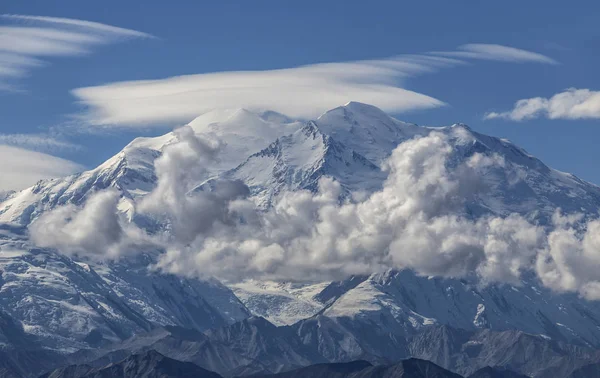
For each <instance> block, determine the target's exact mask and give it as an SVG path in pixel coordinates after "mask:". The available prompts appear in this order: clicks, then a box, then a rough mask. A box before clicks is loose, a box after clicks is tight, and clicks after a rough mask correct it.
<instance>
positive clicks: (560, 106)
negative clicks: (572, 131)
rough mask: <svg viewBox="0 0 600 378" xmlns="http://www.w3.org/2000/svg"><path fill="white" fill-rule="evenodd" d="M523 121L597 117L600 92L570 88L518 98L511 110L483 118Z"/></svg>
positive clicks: (490, 114) (599, 111) (599, 114)
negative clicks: (542, 95) (553, 93)
mask: <svg viewBox="0 0 600 378" xmlns="http://www.w3.org/2000/svg"><path fill="white" fill-rule="evenodd" d="M497 118H502V119H508V120H512V121H525V120H529V119H534V118H548V119H599V118H600V92H599V91H592V90H589V89H576V88H570V89H567V90H566V91H564V92H561V93H557V94H555V95H554V96H552V97H550V98H544V97H533V98H527V99H522V100H519V101H517V102H516V103H515V106H514V108H513V109H512V110H509V111H506V112H500V113H497V112H490V113H487V114H486V115H485V117H484V119H497Z"/></svg>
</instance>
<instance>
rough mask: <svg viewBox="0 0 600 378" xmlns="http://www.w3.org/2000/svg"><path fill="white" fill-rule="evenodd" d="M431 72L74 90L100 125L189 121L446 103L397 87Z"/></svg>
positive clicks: (353, 68) (329, 72)
mask: <svg viewBox="0 0 600 378" xmlns="http://www.w3.org/2000/svg"><path fill="white" fill-rule="evenodd" d="M432 61H433V60H432ZM431 69H435V67H434V66H431V65H426V64H421V63H414V62H409V61H405V60H403V59H401V58H397V59H385V60H374V61H361V62H349V63H327V64H315V65H310V66H303V67H297V68H289V69H281V70H271V71H240V72H222V73H209V74H198V75H187V76H177V77H171V78H166V79H161V80H147V81H130V82H119V83H112V84H108V85H102V86H97V87H87V88H79V89H75V90H73V94H74V95H75V97H77V99H78V100H79V101H80V102H81V103H82V104H83V105H85V106H87V107H88V109H89V112H88V113H87V114H85V120H86V121H87V122H89V123H91V124H95V125H107V126H111V125H116V126H147V125H148V124H160V123H167V124H168V123H179V122H189V121H190V120H191V119H193V118H195V117H197V116H198V115H200V114H203V113H205V112H207V111H210V110H213V109H217V108H220V107H224V106H226V107H228V108H247V109H252V110H266V109H268V110H274V111H277V112H280V113H283V114H286V115H288V116H291V117H294V118H314V117H317V116H318V115H320V114H321V113H322V112H324V111H325V110H327V109H330V108H333V107H335V106H338V105H340V104H344V103H346V102H348V101H350V100H356V101H361V102H366V103H372V104H375V105H377V106H379V107H381V108H383V109H384V110H388V111H405V110H411V109H425V108H432V107H438V106H442V105H443V103H442V102H441V101H439V100H436V99H434V98H432V97H429V96H426V95H423V94H420V93H416V92H413V91H409V90H406V89H403V88H399V87H397V86H396V84H397V83H398V81H399V80H400V79H402V78H404V77H406V76H408V75H411V74H414V73H417V72H423V71H426V70H431Z"/></svg>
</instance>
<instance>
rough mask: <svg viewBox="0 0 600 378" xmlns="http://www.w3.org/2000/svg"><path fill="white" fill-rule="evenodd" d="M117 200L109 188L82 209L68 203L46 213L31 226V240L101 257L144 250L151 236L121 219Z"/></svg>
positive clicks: (113, 191)
mask: <svg viewBox="0 0 600 378" xmlns="http://www.w3.org/2000/svg"><path fill="white" fill-rule="evenodd" d="M118 203H119V193H118V192H117V191H116V190H114V189H107V190H104V191H101V192H98V193H95V194H94V195H92V196H91V197H90V198H89V199H88V200H87V202H86V205H85V207H83V208H82V209H78V208H77V207H75V206H74V205H67V206H63V207H61V208H59V209H57V210H55V211H51V212H47V213H44V214H43V215H42V216H40V217H39V219H37V220H36V221H35V222H34V223H33V224H32V225H31V227H30V233H31V237H32V241H33V242H34V243H36V245H38V246H40V247H55V248H58V249H59V250H60V251H61V252H62V253H65V254H68V255H87V256H89V255H92V256H94V257H99V258H101V259H111V258H115V257H118V256H124V255H125V254H127V253H128V252H131V253H136V252H139V251H140V250H144V248H145V247H147V246H148V242H149V241H150V240H151V237H150V236H148V235H147V234H145V233H144V232H143V231H141V230H140V229H138V228H137V227H134V226H133V225H130V224H128V223H125V222H122V221H121V219H120V218H119V213H118V211H117V205H118Z"/></svg>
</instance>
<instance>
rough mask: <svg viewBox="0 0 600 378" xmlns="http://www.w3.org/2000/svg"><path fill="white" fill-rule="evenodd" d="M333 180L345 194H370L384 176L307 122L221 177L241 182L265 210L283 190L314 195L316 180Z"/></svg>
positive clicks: (358, 155)
mask: <svg viewBox="0 0 600 378" xmlns="http://www.w3.org/2000/svg"><path fill="white" fill-rule="evenodd" d="M323 176H329V177H333V178H334V179H336V180H337V181H339V182H340V183H341V184H342V186H343V188H344V190H345V193H346V194H349V193H350V192H358V191H366V192H372V191H374V190H376V189H378V188H379V187H380V186H381V183H382V182H383V180H384V179H385V176H386V175H385V173H384V172H382V171H381V170H380V169H379V167H377V166H376V165H375V164H373V163H372V162H370V161H369V160H367V159H366V158H365V157H364V156H362V155H360V154H359V153H357V152H355V151H353V150H351V149H349V148H348V147H346V146H345V145H344V144H341V143H339V142H337V141H336V140H335V139H333V138H332V137H331V136H329V135H327V134H324V133H323V132H322V131H321V130H320V129H319V127H318V126H317V124H316V123H314V122H312V121H309V122H307V123H306V124H305V125H304V127H302V128H301V129H300V130H298V131H296V132H295V133H293V134H291V135H287V136H283V137H280V138H278V139H277V140H276V141H275V142H273V143H272V144H271V145H270V146H269V147H267V148H265V149H263V150H262V151H260V152H257V153H256V154H253V155H251V156H250V157H249V158H248V159H247V160H246V161H245V162H244V163H242V164H241V165H239V166H238V167H237V168H235V169H234V170H232V171H230V172H227V173H225V174H224V175H223V176H222V177H223V178H228V179H238V180H242V181H243V182H244V183H245V184H246V185H247V186H248V187H249V188H250V192H251V193H252V195H253V196H255V197H256V199H257V202H258V203H259V204H260V205H262V206H265V207H269V206H270V203H271V201H272V200H273V198H275V197H276V196H277V195H278V194H279V193H281V192H282V191H284V190H298V189H309V190H313V191H315V190H316V189H317V183H318V181H319V178H321V177H323Z"/></svg>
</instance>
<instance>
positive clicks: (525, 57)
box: [432, 43, 558, 64]
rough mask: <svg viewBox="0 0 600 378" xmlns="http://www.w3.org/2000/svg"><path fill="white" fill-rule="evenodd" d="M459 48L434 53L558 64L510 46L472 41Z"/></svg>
mask: <svg viewBox="0 0 600 378" xmlns="http://www.w3.org/2000/svg"><path fill="white" fill-rule="evenodd" d="M458 50H459V51H436V52H433V53H432V54H435V55H444V56H449V57H455V58H463V59H483V60H496V61H503V62H513V63H545V64H558V62H557V61H556V60H554V59H552V58H550V57H548V56H546V55H542V54H539V53H536V52H532V51H527V50H522V49H518V48H515V47H510V46H502V45H495V44H485V43H470V44H466V45H462V46H459V48H458Z"/></svg>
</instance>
